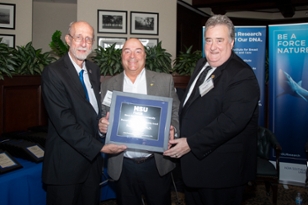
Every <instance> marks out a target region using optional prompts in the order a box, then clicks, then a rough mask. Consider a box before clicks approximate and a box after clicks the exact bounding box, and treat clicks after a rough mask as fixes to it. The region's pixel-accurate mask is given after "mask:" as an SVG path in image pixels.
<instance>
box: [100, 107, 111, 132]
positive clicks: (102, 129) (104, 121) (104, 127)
mask: <svg viewBox="0 0 308 205" xmlns="http://www.w3.org/2000/svg"><path fill="white" fill-rule="evenodd" d="M108 125H109V112H107V115H106V116H105V117H102V118H101V119H100V120H99V123H98V129H99V131H100V132H101V133H104V134H106V133H107V129H108Z"/></svg>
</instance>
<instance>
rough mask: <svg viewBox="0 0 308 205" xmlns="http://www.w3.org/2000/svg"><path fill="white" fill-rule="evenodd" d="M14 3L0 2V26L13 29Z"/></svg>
mask: <svg viewBox="0 0 308 205" xmlns="http://www.w3.org/2000/svg"><path fill="white" fill-rule="evenodd" d="M15 9H16V8H15V4H3V3H0V28H2V29H15V15H16V14H15Z"/></svg>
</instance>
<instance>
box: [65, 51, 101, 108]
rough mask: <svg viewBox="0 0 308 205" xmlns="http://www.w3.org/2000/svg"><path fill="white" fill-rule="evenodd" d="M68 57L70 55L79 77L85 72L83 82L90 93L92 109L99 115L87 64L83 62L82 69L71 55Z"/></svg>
mask: <svg viewBox="0 0 308 205" xmlns="http://www.w3.org/2000/svg"><path fill="white" fill-rule="evenodd" d="M68 55H69V57H70V59H71V61H72V63H73V65H74V67H75V69H76V72H77V75H79V72H80V71H81V70H84V72H83V80H84V83H85V85H86V88H87V91H88V96H89V100H90V103H91V105H92V107H93V108H94V110H95V112H96V113H98V105H97V100H96V97H95V94H94V90H93V88H92V85H91V83H90V79H89V74H88V70H87V68H86V64H85V63H84V62H83V64H82V68H80V67H79V65H77V63H75V62H74V61H73V60H72V58H71V55H70V54H68Z"/></svg>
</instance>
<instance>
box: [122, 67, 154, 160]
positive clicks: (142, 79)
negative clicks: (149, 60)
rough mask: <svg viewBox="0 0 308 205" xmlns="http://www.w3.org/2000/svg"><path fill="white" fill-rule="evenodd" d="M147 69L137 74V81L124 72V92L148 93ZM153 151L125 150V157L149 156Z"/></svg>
mask: <svg viewBox="0 0 308 205" xmlns="http://www.w3.org/2000/svg"><path fill="white" fill-rule="evenodd" d="M145 72H146V70H145V69H144V68H143V70H142V71H141V72H140V74H139V75H138V76H137V78H136V80H135V82H134V83H133V82H132V81H131V80H130V79H129V78H128V77H127V76H126V75H125V72H124V82H123V92H126V93H138V94H147V83H146V76H145ZM150 155H151V153H149V152H147V151H140V150H138V151H137V150H133V151H132V150H130V151H125V152H124V157H127V158H138V157H148V156H150Z"/></svg>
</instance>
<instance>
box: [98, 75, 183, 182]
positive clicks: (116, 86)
mask: <svg viewBox="0 0 308 205" xmlns="http://www.w3.org/2000/svg"><path fill="white" fill-rule="evenodd" d="M123 81H124V74H123V73H120V74H119V75H116V76H114V77H112V78H110V79H108V80H107V81H106V82H103V83H102V84H101V97H102V102H103V99H104V97H105V94H106V92H107V91H108V90H109V91H114V90H116V91H123ZM146 82H147V94H148V95H155V96H163V97H171V98H173V105H172V117H171V124H172V125H173V126H174V127H175V128H176V130H179V118H178V109H179V99H178V97H177V94H176V92H175V88H174V82H173V78H172V76H171V75H169V74H165V73H157V72H153V71H150V70H146ZM109 109H110V108H109V107H107V106H105V105H102V114H103V116H105V115H106V113H107V112H108V111H109ZM123 155H124V153H123V152H122V153H120V154H118V155H109V157H108V174H109V176H110V177H111V178H113V179H114V180H118V179H119V178H120V175H121V172H122V164H123V157H124V156H123ZM154 157H155V161H156V167H157V169H158V172H159V174H160V175H161V176H163V175H165V174H167V173H168V172H170V171H171V170H172V169H174V167H175V163H174V162H172V161H171V159H170V158H169V157H165V156H163V155H162V153H154Z"/></svg>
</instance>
